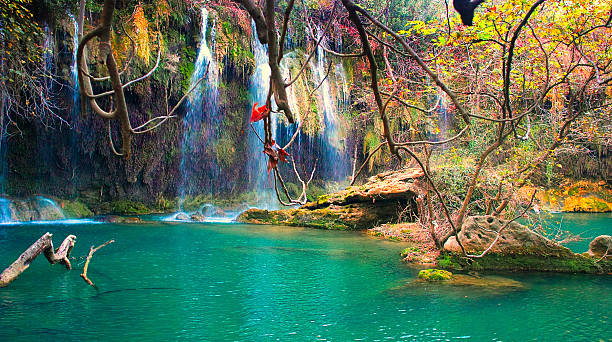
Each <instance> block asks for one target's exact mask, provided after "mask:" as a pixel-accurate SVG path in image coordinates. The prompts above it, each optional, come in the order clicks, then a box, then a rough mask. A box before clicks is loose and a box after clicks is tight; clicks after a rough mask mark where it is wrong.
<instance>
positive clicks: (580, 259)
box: [438, 216, 612, 274]
mask: <svg viewBox="0 0 612 342" xmlns="http://www.w3.org/2000/svg"><path fill="white" fill-rule="evenodd" d="M506 223H507V221H504V220H501V219H499V218H496V217H493V216H473V217H469V218H467V219H466V220H465V223H464V225H463V227H462V228H461V231H460V232H459V240H460V241H461V243H462V244H463V246H464V248H465V250H466V252H468V253H469V254H473V255H479V254H481V253H482V252H483V251H484V250H486V249H487V248H488V247H489V245H490V244H491V242H492V241H493V240H494V239H495V236H496V235H497V232H499V231H500V229H501V228H502V227H504V225H506ZM608 238H609V237H608ZM606 241H608V242H609V240H606V239H605V238H602V239H599V240H598V241H597V242H596V243H595V246H596V248H595V252H594V253H593V254H595V253H597V252H598V251H601V250H602V248H603V245H604V243H605V242H606ZM591 244H592V245H593V243H591ZM444 249H445V250H446V251H445V252H443V253H441V254H440V257H439V258H438V266H439V267H443V268H450V269H467V270H504V271H553V272H571V273H600V274H606V273H610V272H612V260H607V259H605V258H604V259H602V260H598V258H595V257H592V256H589V255H588V254H587V253H585V254H586V255H581V254H575V253H573V252H572V251H570V250H569V249H568V248H566V247H563V246H561V245H559V244H558V243H556V242H554V241H551V240H549V239H547V238H545V237H543V236H542V235H540V234H537V233H535V232H533V231H532V230H530V229H528V228H527V227H525V226H523V225H521V224H519V223H516V222H512V223H510V224H509V225H508V226H507V227H506V228H505V229H504V230H503V231H502V232H501V234H500V238H499V240H498V241H497V243H496V244H495V245H494V246H493V247H492V248H491V249H490V251H489V252H488V253H487V254H486V255H485V256H484V257H481V258H466V257H464V256H463V254H462V251H461V248H460V246H459V244H458V243H457V239H456V238H455V237H454V236H453V237H451V238H449V239H448V240H447V241H446V243H445V244H444ZM600 255H601V254H600Z"/></svg>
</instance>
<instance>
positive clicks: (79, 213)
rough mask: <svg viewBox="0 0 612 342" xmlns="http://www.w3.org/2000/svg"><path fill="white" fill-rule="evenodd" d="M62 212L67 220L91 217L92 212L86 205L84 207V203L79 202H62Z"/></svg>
mask: <svg viewBox="0 0 612 342" xmlns="http://www.w3.org/2000/svg"><path fill="white" fill-rule="evenodd" d="M62 210H63V212H64V215H66V217H69V218H82V217H91V216H93V212H92V211H91V210H89V208H88V207H87V205H85V203H83V202H81V201H79V200H74V201H63V202H62Z"/></svg>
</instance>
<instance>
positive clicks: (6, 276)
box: [0, 232, 76, 287]
mask: <svg viewBox="0 0 612 342" xmlns="http://www.w3.org/2000/svg"><path fill="white" fill-rule="evenodd" d="M52 236H53V235H52V234H51V233H48V232H47V233H45V234H44V235H43V236H41V237H40V239H38V240H37V241H36V242H34V243H33V244H32V245H31V246H30V247H29V248H28V249H26V251H25V252H23V253H22V254H21V255H20V256H19V258H17V260H15V262H13V263H12V264H11V266H9V267H7V268H6V269H5V270H4V271H3V272H2V274H0V287H5V286H7V285H8V284H10V283H11V282H12V281H13V280H15V279H17V277H19V275H20V274H21V273H23V272H24V271H25V270H27V269H28V267H30V263H31V262H32V261H34V259H36V257H37V256H38V255H40V253H44V255H45V257H46V258H47V260H48V261H49V263H50V264H58V263H59V264H62V265H64V266H66V269H69V270H70V269H72V265H70V261H69V260H68V257H70V252H72V248H73V247H74V243H75V241H76V236H74V235H68V236H67V237H66V238H65V239H64V241H63V242H62V244H61V245H60V246H59V247H58V248H57V249H53V241H52V240H51V237H52Z"/></svg>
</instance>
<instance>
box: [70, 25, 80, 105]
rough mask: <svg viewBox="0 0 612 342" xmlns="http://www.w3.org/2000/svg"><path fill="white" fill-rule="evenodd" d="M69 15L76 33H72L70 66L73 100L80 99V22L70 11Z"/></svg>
mask: <svg viewBox="0 0 612 342" xmlns="http://www.w3.org/2000/svg"><path fill="white" fill-rule="evenodd" d="M68 17H69V18H70V20H71V21H72V26H73V27H74V34H73V35H72V65H71V66H70V76H72V86H73V87H74V97H73V101H74V102H76V101H78V98H79V82H78V76H79V75H78V72H77V49H78V47H79V23H78V22H77V21H76V19H75V18H74V16H73V15H72V14H70V13H68Z"/></svg>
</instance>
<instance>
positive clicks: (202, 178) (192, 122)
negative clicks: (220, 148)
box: [179, 6, 221, 207]
mask: <svg viewBox="0 0 612 342" xmlns="http://www.w3.org/2000/svg"><path fill="white" fill-rule="evenodd" d="M212 26H213V29H212V30H211V32H210V39H211V45H210V46H212V47H214V43H215V31H214V25H212ZM207 28H208V10H207V9H206V7H204V6H202V8H201V25H200V45H199V48H198V56H197V59H196V62H195V65H194V71H193V74H192V75H191V77H190V80H189V88H190V89H191V88H192V87H193V86H194V85H195V83H196V82H197V81H198V80H199V79H200V78H202V77H205V79H204V80H203V81H202V82H201V83H200V84H199V86H198V89H195V90H194V91H193V92H192V93H191V94H190V96H189V98H188V100H187V104H186V108H187V112H186V115H185V118H184V120H183V137H182V144H181V163H180V171H181V181H180V184H179V196H180V202H179V206H181V207H182V203H183V201H184V199H185V196H188V195H196V194H201V193H203V192H208V193H212V192H213V190H216V189H215V188H214V187H215V184H214V183H213V181H214V180H216V179H218V178H219V177H220V176H221V172H220V170H219V167H218V165H217V162H216V155H215V154H214V151H212V152H211V150H212V146H211V145H212V144H210V142H211V141H213V139H214V138H215V134H216V129H217V128H218V126H219V118H218V117H217V111H218V108H217V107H218V80H219V74H218V69H217V64H216V61H215V58H214V56H213V51H212V50H211V48H210V47H209V45H208V42H207V40H206V36H207ZM207 70H208V73H207Z"/></svg>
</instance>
